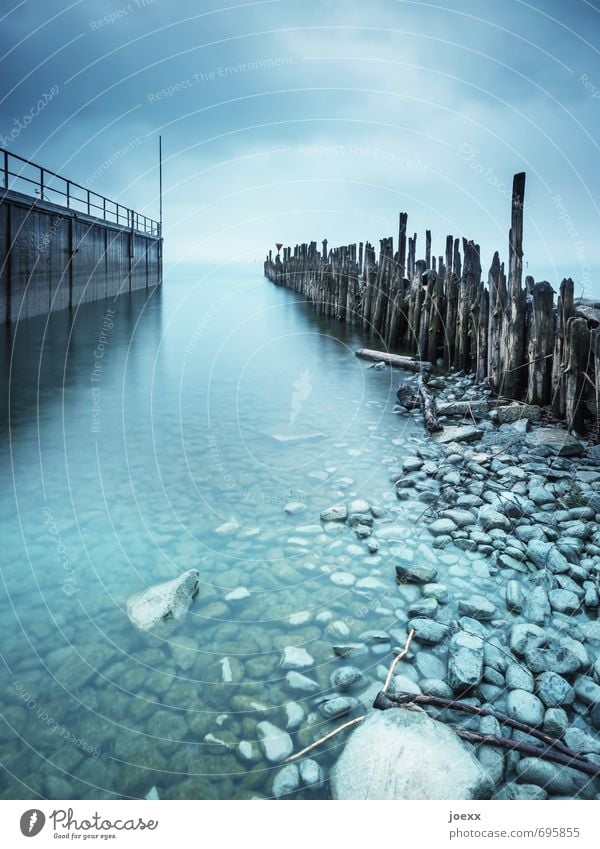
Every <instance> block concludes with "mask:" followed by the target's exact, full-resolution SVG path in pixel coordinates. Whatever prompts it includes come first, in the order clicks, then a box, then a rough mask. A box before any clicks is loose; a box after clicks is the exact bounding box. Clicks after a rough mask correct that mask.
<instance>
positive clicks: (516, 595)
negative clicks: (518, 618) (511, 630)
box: [505, 581, 523, 613]
mask: <svg viewBox="0 0 600 849" xmlns="http://www.w3.org/2000/svg"><path fill="white" fill-rule="evenodd" d="M505 593H506V606H507V608H508V609H509V610H511V611H512V612H513V613H519V612H520V611H521V609H522V607H523V590H522V589H521V585H520V583H519V582H518V581H507V583H506V590H505Z"/></svg>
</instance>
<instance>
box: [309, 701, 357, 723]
mask: <svg viewBox="0 0 600 849" xmlns="http://www.w3.org/2000/svg"><path fill="white" fill-rule="evenodd" d="M359 704H360V702H359V700H358V699H355V698H354V697H353V696H335V697H334V698H333V699H328V700H327V701H326V702H321V704H320V705H319V710H320V712H321V713H322V714H323V716H324V717H325V718H326V719H335V717H337V716H343V715H344V714H345V713H350V711H351V710H354V708H355V707H358V705H359Z"/></svg>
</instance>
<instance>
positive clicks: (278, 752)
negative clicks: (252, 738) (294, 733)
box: [256, 721, 294, 772]
mask: <svg viewBox="0 0 600 849" xmlns="http://www.w3.org/2000/svg"><path fill="white" fill-rule="evenodd" d="M256 731H257V733H258V738H259V745H260V748H261V751H262V753H263V755H264V756H265V758H266V759H267V760H268V761H269V763H272V764H278V763H281V762H282V761H284V760H285V759H286V758H288V757H289V756H290V755H291V754H292V752H293V751H294V744H293V743H292V738H291V737H290V735H289V734H288V733H287V731H283V730H282V729H281V728H277V726H276V725H273V723H272V722H266V721H263V722H259V723H257V725H256ZM282 772H283V770H282Z"/></svg>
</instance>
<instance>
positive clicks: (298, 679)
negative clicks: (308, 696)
mask: <svg viewBox="0 0 600 849" xmlns="http://www.w3.org/2000/svg"><path fill="white" fill-rule="evenodd" d="M285 680H286V682H287V685H288V687H289V688H290V690H294V691H295V692H298V693H316V692H317V691H318V690H319V689H320V687H319V685H318V684H317V682H316V681H313V680H312V679H311V678H307V677H306V675H301V674H300V673H299V672H288V673H287V674H286V676H285Z"/></svg>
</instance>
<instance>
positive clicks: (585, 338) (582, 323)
mask: <svg viewBox="0 0 600 849" xmlns="http://www.w3.org/2000/svg"><path fill="white" fill-rule="evenodd" d="M566 339H567V348H568V359H567V364H566V369H565V379H566V387H565V418H566V420H567V427H568V428H569V430H576V431H581V430H582V426H583V414H584V403H583V391H584V381H585V373H586V371H587V368H588V364H589V356H590V332H589V330H588V326H587V321H586V320H585V318H576V317H575V316H573V317H572V318H570V319H569V320H568V322H567V337H566Z"/></svg>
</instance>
